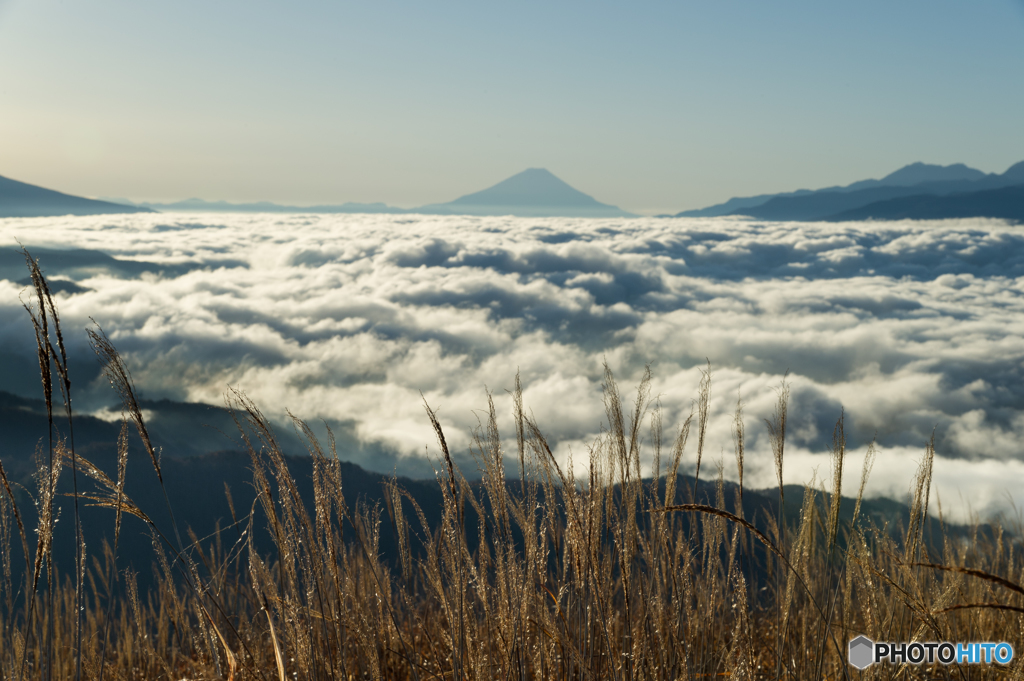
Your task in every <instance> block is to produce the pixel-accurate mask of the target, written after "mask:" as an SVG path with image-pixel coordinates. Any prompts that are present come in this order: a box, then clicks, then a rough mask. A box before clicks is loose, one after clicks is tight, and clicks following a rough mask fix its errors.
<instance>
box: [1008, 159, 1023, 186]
mask: <svg viewBox="0 0 1024 681" xmlns="http://www.w3.org/2000/svg"><path fill="white" fill-rule="evenodd" d="M1003 177H1005V178H1007V179H1012V180H1020V181H1021V182H1024V161H1021V162H1020V163H1014V164H1013V165H1012V166H1010V167H1009V168H1007V169H1006V172H1005V173H1003Z"/></svg>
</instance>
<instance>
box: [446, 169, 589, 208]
mask: <svg viewBox="0 0 1024 681" xmlns="http://www.w3.org/2000/svg"><path fill="white" fill-rule="evenodd" d="M452 203H453V204H458V205H472V206H551V207H555V206H558V207H568V206H578V207H588V208H595V207H598V206H601V205H602V204H601V203H600V202H598V201H596V200H595V199H594V198H593V197H591V196H589V195H587V194H584V193H583V192H581V191H579V190H577V189H573V188H572V187H570V186H569V185H568V184H566V183H565V182H563V181H562V180H560V179H559V178H558V177H556V176H555V175H554V174H553V173H552V172H551V171H549V170H548V169H547V168H527V169H526V170H524V171H522V172H521V173H516V174H515V175H513V176H512V177H510V178H508V179H506V180H502V181H501V182H499V183H498V184H496V185H494V186H493V187H488V188H487V189H484V190H482V191H478V192H474V193H472V194H466V195H465V196H460V197H459V198H457V199H455V200H454V201H452Z"/></svg>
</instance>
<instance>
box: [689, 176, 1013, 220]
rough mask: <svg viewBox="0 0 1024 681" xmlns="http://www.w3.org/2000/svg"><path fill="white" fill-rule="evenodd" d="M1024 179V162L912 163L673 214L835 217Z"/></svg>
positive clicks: (983, 189)
mask: <svg viewBox="0 0 1024 681" xmlns="http://www.w3.org/2000/svg"><path fill="white" fill-rule="evenodd" d="M1022 183H1024V162H1021V163H1018V164H1016V165H1014V166H1011V167H1010V168H1009V169H1008V170H1007V171H1006V172H1005V173H1003V174H1001V175H999V174H996V173H992V174H986V173H983V172H981V171H980V170H976V169H974V168H969V167H968V166H966V165H964V164H962V163H955V164H953V165H948V166H940V165H931V164H926V163H912V164H910V165H908V166H904V167H903V168H900V169H899V170H897V171H895V172H893V173H890V174H889V175H886V176H885V177H883V178H882V179H880V180H861V181H859V182H854V183H853V184H849V185H847V186H845V187H826V188H824V189H818V190H814V191H810V190H806V189H802V190H799V191H796V192H786V193H782V194H763V195H760V196H752V197H745V198H734V199H730V200H729V201H726V202H725V203H721V204H717V205H715V206H709V207H708V208H702V209H699V210H691V211H683V212H681V213H677V214H676V215H675V216H673V217H714V216H719V215H746V216H750V217H754V218H758V219H762V220H830V219H832V216H836V215H839V214H844V215H845V214H847V213H848V212H852V211H856V210H857V209H859V208H863V207H865V206H868V205H872V204H875V203H878V202H882V201H890V200H896V199H899V198H903V197H920V196H949V195H953V194H965V193H972V192H981V191H985V190H993V189H1000V188H1003V187H1008V186H1012V185H1015V184H1022ZM851 214H852V213H851ZM990 217H996V216H995V215H992V216H990ZM844 219H845V218H844Z"/></svg>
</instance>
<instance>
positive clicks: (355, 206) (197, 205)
mask: <svg viewBox="0 0 1024 681" xmlns="http://www.w3.org/2000/svg"><path fill="white" fill-rule="evenodd" d="M136 205H139V206H144V207H146V208H150V209H152V210H157V211H160V212H202V213H407V212H408V211H406V210H403V209H401V208H393V207H392V206H389V205H387V204H384V203H351V202H348V203H343V204H340V205H323V206H282V205H280V204H276V203H270V202H269V201H259V202H257V203H228V202H227V201H204V200H203V199H186V200H184V201H176V202H174V203H140V204H136Z"/></svg>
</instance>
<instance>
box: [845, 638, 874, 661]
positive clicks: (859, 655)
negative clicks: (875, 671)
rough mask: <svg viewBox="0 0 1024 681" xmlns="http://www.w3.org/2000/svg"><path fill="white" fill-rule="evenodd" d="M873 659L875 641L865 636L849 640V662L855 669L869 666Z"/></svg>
mask: <svg viewBox="0 0 1024 681" xmlns="http://www.w3.org/2000/svg"><path fill="white" fill-rule="evenodd" d="M874 661H875V643H874V641H872V640H871V639H869V638H868V637H867V636H858V637H857V638H855V639H853V640H852V641H850V664H852V665H853V666H854V667H856V668H857V669H865V668H867V667H870V666H871V665H872V664H873V663H874Z"/></svg>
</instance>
